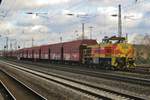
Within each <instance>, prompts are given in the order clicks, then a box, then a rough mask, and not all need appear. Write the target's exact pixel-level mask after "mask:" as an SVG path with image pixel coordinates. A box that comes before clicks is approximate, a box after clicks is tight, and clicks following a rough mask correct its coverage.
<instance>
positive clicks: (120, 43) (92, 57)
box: [83, 36, 134, 69]
mask: <svg viewBox="0 0 150 100" xmlns="http://www.w3.org/2000/svg"><path fill="white" fill-rule="evenodd" d="M83 63H85V64H89V65H94V66H97V67H100V68H101V67H104V68H106V69H108V68H111V69H127V68H134V47H133V46H132V44H129V43H127V41H126V38H125V37H116V36H113V37H110V38H108V37H105V38H104V39H103V40H102V42H101V43H99V44H96V45H90V46H87V48H86V49H84V53H83Z"/></svg>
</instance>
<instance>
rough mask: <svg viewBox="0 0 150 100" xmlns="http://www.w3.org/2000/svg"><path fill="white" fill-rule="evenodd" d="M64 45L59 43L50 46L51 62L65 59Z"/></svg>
mask: <svg viewBox="0 0 150 100" xmlns="http://www.w3.org/2000/svg"><path fill="white" fill-rule="evenodd" d="M62 46H63V44H62V43H57V44H52V45H51V46H50V58H51V60H62V59H63V47H62Z"/></svg>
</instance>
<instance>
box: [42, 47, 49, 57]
mask: <svg viewBox="0 0 150 100" xmlns="http://www.w3.org/2000/svg"><path fill="white" fill-rule="evenodd" d="M41 59H50V45H43V46H41Z"/></svg>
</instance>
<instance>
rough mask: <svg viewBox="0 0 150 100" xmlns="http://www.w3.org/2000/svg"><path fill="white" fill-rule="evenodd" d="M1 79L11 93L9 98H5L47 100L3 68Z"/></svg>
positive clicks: (13, 99) (12, 99)
mask: <svg viewBox="0 0 150 100" xmlns="http://www.w3.org/2000/svg"><path fill="white" fill-rule="evenodd" d="M0 79H1V83H2V84H3V86H4V87H5V89H6V90H7V91H8V93H9V95H8V96H9V98H8V99H7V98H6V99H4V100H47V99H46V98H44V97H43V96H41V95H40V94H38V93H37V92H35V91H34V90H32V89H31V88H30V87H28V86H27V85H25V84H24V83H22V82H21V81H19V80H17V79H16V78H15V77H13V76H11V75H10V74H9V73H7V72H5V71H3V70H0Z"/></svg>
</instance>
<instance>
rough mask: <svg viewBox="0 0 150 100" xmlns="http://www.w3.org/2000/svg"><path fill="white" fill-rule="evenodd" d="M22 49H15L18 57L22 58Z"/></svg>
mask: <svg viewBox="0 0 150 100" xmlns="http://www.w3.org/2000/svg"><path fill="white" fill-rule="evenodd" d="M23 50H24V49H20V50H18V51H17V52H18V57H20V58H23Z"/></svg>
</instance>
